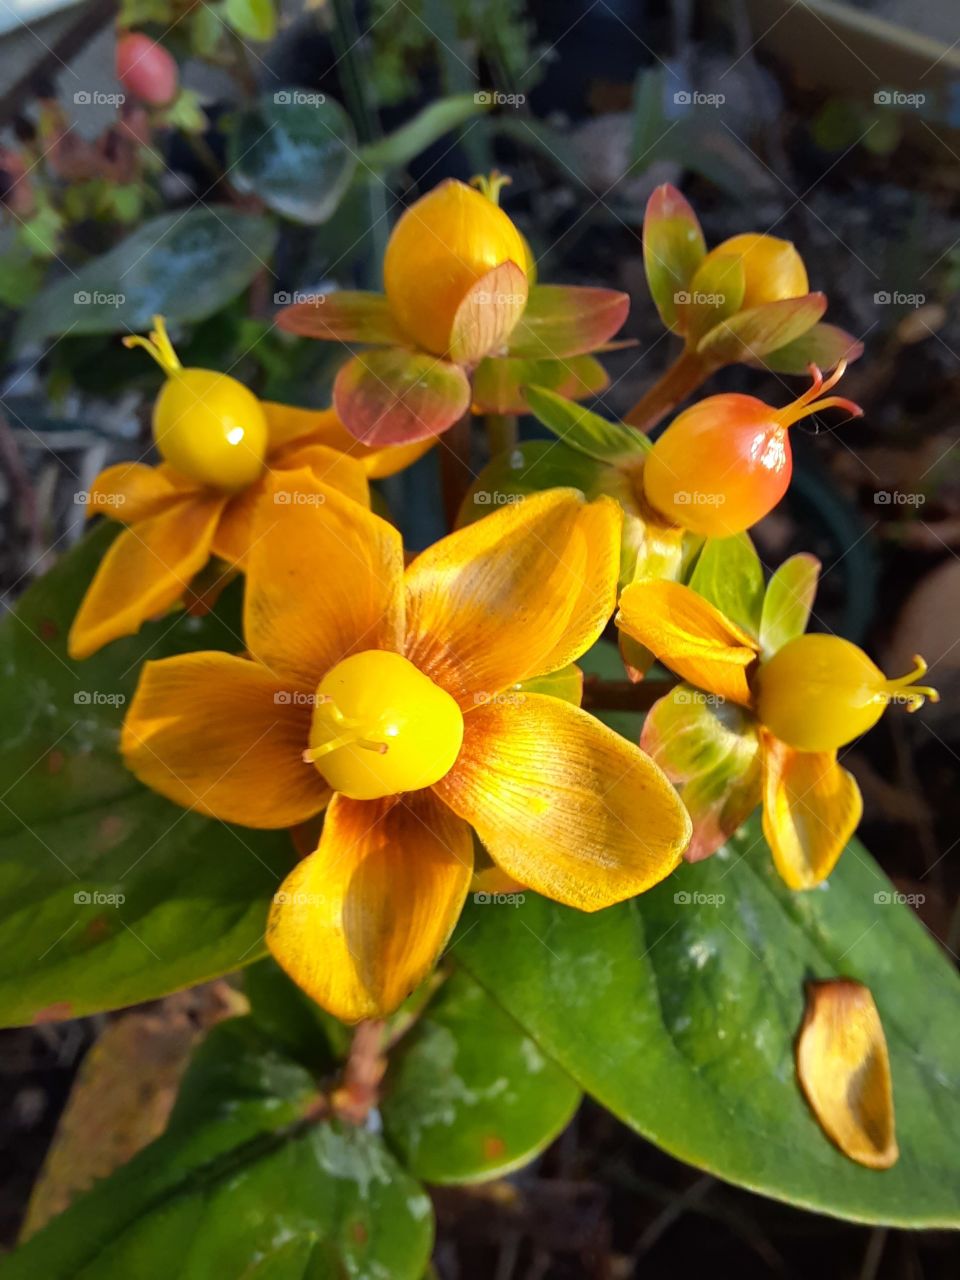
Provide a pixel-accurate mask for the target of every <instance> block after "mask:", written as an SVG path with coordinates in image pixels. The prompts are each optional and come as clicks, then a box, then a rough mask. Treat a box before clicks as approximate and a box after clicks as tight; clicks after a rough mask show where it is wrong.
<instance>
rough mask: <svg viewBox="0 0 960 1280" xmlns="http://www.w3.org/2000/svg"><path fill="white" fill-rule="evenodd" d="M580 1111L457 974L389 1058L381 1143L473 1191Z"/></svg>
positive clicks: (497, 908) (570, 1090) (496, 907)
mask: <svg viewBox="0 0 960 1280" xmlns="http://www.w3.org/2000/svg"><path fill="white" fill-rule="evenodd" d="M483 896H484V895H482V894H477V895H474V897H475V899H477V898H482V897H483ZM488 896H489V895H488ZM511 896H522V895H511ZM483 909H484V910H486V911H487V913H488V914H489V915H491V916H500V915H502V914H503V913H504V912H506V911H513V910H516V907H514V906H510V905H505V904H495V903H493V902H487V903H486V904H485V905H484V907H483ZM579 1101H580V1090H579V1089H578V1088H577V1086H576V1085H575V1084H574V1083H573V1081H572V1080H571V1079H570V1077H569V1076H568V1075H566V1073H565V1072H563V1071H561V1070H560V1068H559V1067H558V1066H557V1065H556V1063H554V1062H552V1061H551V1059H550V1058H548V1057H547V1056H546V1055H545V1054H544V1053H543V1051H542V1050H541V1049H540V1048H539V1047H538V1045H537V1044H536V1042H535V1041H534V1040H532V1039H531V1038H530V1036H529V1035H527V1034H526V1033H525V1032H524V1031H523V1030H522V1029H521V1028H520V1027H519V1026H518V1025H517V1024H516V1022H514V1020H513V1019H512V1018H511V1017H510V1016H509V1014H507V1013H505V1012H504V1011H503V1009H502V1008H501V1007H500V1006H499V1005H498V1004H496V1003H495V1002H494V1001H493V1000H491V999H490V997H489V996H488V995H487V994H486V992H485V991H484V990H483V988H482V987H481V986H478V984H477V983H476V982H474V981H473V979H472V978H470V977H468V976H467V975H466V974H465V973H457V974H454V976H453V977H452V978H450V979H449V980H448V981H447V983H446V984H445V985H444V987H443V988H442V990H441V991H440V993H439V995H437V996H435V997H434V999H433V1001H432V1002H431V1003H430V1005H429V1007H428V1008H427V1011H426V1013H424V1014H423V1016H422V1017H421V1018H420V1020H419V1021H418V1022H417V1024H416V1025H415V1027H414V1028H413V1030H412V1031H411V1032H410V1033H409V1034H408V1035H407V1037H406V1038H405V1039H404V1040H403V1041H401V1044H400V1047H399V1050H395V1051H394V1053H393V1055H392V1056H391V1059H390V1066H389V1069H388V1071H387V1076H386V1080H385V1092H384V1099H383V1107H382V1111H383V1122H384V1128H385V1131H386V1135H387V1138H388V1140H389V1141H390V1143H391V1145H392V1146H394V1147H395V1148H396V1149H397V1151H398V1152H399V1154H400V1156H401V1157H402V1159H403V1161H404V1163H405V1165H406V1166H407V1168H408V1169H410V1170H411V1172H412V1173H413V1174H415V1175H416V1176H417V1177H419V1178H423V1179H424V1180H425V1181H427V1182H437V1183H444V1182H473V1181H478V1180H480V1179H483V1178H493V1177H498V1176H500V1175H501V1174H504V1173H508V1172H509V1171H510V1170H511V1169H516V1168H518V1167H519V1166H520V1165H523V1164H526V1163H527V1162H528V1161H529V1160H532V1159H533V1157H534V1156H535V1155H537V1154H538V1153H539V1152H540V1151H542V1150H543V1148H544V1147H546V1146H547V1145H548V1144H549V1143H550V1142H552V1141H553V1139H554V1138H555V1137H556V1136H557V1134H558V1133H560V1132H561V1131H562V1130H563V1129H565V1128H566V1126H567V1124H568V1123H569V1121H570V1119H571V1117H572V1116H573V1113H574V1111H576V1109H577V1105H578V1103H579Z"/></svg>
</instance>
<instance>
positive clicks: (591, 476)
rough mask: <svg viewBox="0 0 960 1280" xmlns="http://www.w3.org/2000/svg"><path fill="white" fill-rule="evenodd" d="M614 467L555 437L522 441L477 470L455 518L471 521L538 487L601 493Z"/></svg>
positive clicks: (463, 522)
mask: <svg viewBox="0 0 960 1280" xmlns="http://www.w3.org/2000/svg"><path fill="white" fill-rule="evenodd" d="M615 474H616V473H615V472H614V469H613V468H612V467H610V466H605V465H604V464H603V463H601V462H598V461H596V459H594V458H588V457H587V455H586V454H584V453H578V452H577V451H576V450H575V449H570V448H568V447H567V446H566V445H565V444H561V443H559V442H558V441H555V440H525V441H523V443H521V444H518V445H517V447H516V448H515V449H512V450H511V451H510V452H509V453H502V454H500V455H499V457H496V458H494V459H493V461H492V462H490V463H488V465H487V466H485V467H484V469H483V470H482V471H481V472H480V474H479V476H477V478H476V480H475V481H474V482H473V484H472V485H471V486H470V488H469V489H468V490H467V495H466V497H465V498H464V500H463V506H462V507H461V508H460V513H459V516H458V519H457V523H458V525H465V524H472V523H473V522H474V520H479V519H480V517H481V516H488V515H489V514H490V512H491V511H495V510H496V509H497V507H500V506H503V505H504V504H505V503H508V502H513V501H516V499H517V498H520V497H525V496H526V495H527V494H528V493H539V492H540V491H541V490H542V489H557V488H572V489H580V490H581V491H582V492H583V494H584V495H585V496H586V497H588V498H595V497H597V496H598V495H599V494H601V493H603V492H604V488H603V485H604V482H605V481H607V480H609V479H610V478H611V477H613V476H615Z"/></svg>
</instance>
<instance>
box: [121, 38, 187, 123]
mask: <svg viewBox="0 0 960 1280" xmlns="http://www.w3.org/2000/svg"><path fill="white" fill-rule="evenodd" d="M117 79H118V80H119V81H120V83H121V84H122V85H123V87H124V89H126V91H127V93H129V94H130V96H131V97H132V98H137V99H138V100H139V101H140V102H144V103H146V104H147V106H150V107H165V106H167V105H168V104H169V103H171V102H172V101H173V99H174V98H175V97H176V96H177V88H178V85H179V81H180V72H179V69H178V67H177V64H176V61H175V59H174V58H173V56H172V55H171V54H170V53H168V52H167V50H166V49H165V48H164V47H163V45H162V44H157V43H156V41H154V40H151V39H150V37H149V36H145V35H144V34H143V33H142V32H140V31H130V32H128V33H127V34H126V35H123V36H121V37H120V38H119V40H118V41H117Z"/></svg>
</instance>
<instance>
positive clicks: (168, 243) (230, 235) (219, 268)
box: [17, 205, 276, 344]
mask: <svg viewBox="0 0 960 1280" xmlns="http://www.w3.org/2000/svg"><path fill="white" fill-rule="evenodd" d="M275 237H276V231H275V228H274V225H273V223H272V222H271V221H270V219H269V218H264V217H262V216H261V215H259V214H254V213H238V212H237V211H236V210H235V209H231V208H228V207H226V206H223V207H221V208H214V207H205V206H202V205H196V206H195V207H194V208H192V209H189V210H188V211H187V212H186V213H184V212H183V211H181V210H179V209H178V210H174V212H173V213H165V214H163V215H161V216H160V217H159V218H151V219H150V220H149V221H148V222H144V223H143V224H142V226H140V227H138V228H137V230H136V231H134V232H132V233H131V234H130V235H129V236H127V238H126V239H125V240H122V241H121V242H120V244H118V245H117V246H116V247H115V248H113V249H111V250H110V252H109V253H105V254H103V256H102V257H99V258H94V259H93V261H92V262H88V263H87V264H86V265H85V266H83V267H81V268H80V269H79V270H78V271H76V272H75V273H73V274H71V275H70V276H68V277H67V278H66V279H61V280H57V281H56V282H55V283H54V284H51V285H49V286H48V287H47V288H46V289H44V290H43V292H42V293H40V294H38V295H37V297H36V298H34V300H33V302H32V303H31V304H30V306H29V307H28V308H27V310H26V312H25V313H24V316H23V319H22V320H21V322H20V329H19V331H18V335H17V336H18V341H19V342H20V343H21V344H23V343H26V342H39V341H41V340H42V339H43V338H45V337H48V336H50V335H54V334H65V333H70V334H74V335H80V334H90V333H131V332H132V333H139V332H142V331H144V330H146V329H149V328H150V324H151V321H152V319H153V317H154V316H155V315H163V316H165V317H166V319H167V321H168V322H169V323H171V324H173V323H176V322H177V321H192V320H205V319H206V318H207V316H211V315H213V314H214V313H215V312H217V311H220V310H221V308H223V307H224V306H225V305H226V304H227V303H228V302H230V300H231V299H232V298H235V297H236V296H237V294H238V293H241V292H242V291H243V290H244V289H245V288H246V287H247V285H248V284H249V283H250V281H251V280H252V279H253V277H254V276H255V275H256V274H257V272H258V271H260V270H261V269H262V268H264V267H266V266H268V264H269V261H270V258H271V256H272V254H273V244H274V240H275Z"/></svg>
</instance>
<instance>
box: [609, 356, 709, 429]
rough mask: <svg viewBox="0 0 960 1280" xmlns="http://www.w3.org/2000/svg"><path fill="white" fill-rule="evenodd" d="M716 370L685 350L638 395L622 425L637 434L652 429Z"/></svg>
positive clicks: (707, 362)
mask: <svg viewBox="0 0 960 1280" xmlns="http://www.w3.org/2000/svg"><path fill="white" fill-rule="evenodd" d="M716 368H717V366H716V365H714V364H711V363H710V362H709V361H707V360H704V358H703V357H702V356H699V355H697V353H696V352H695V351H691V350H690V348H689V347H685V348H684V350H683V351H681V352H680V354H679V356H677V358H676V360H674V362H673V364H672V365H671V366H670V368H669V369H668V370H667V371H666V373H665V374H664V375H663V377H662V378H660V379H659V380H658V381H657V382H655V383H654V384H653V386H652V387H651V388H650V390H649V391H648V392H647V393H646V395H644V396H641V398H640V399H639V400H638V401H637V403H636V404H635V405H634V406H633V408H632V409H631V410H630V412H629V413H628V414H627V416H626V417H625V418H624V422H627V423H629V424H630V426H631V427H637V428H638V429H639V430H640V431H650V430H652V429H653V428H654V427H655V426H656V425H657V423H658V422H659V421H660V420H661V418H664V417H666V415H667V414H668V413H669V412H670V410H671V409H673V408H675V407H676V406H677V405H678V404H680V403H681V402H682V401H684V400H686V399H687V397H688V396H691V395H692V394H693V393H694V391H696V389H697V388H698V387H700V386H702V385H703V384H704V383H705V382H706V380H707V378H709V377H710V375H711V374H712V373H713V372H714V370H715V369H716Z"/></svg>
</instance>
